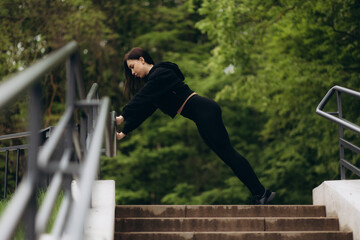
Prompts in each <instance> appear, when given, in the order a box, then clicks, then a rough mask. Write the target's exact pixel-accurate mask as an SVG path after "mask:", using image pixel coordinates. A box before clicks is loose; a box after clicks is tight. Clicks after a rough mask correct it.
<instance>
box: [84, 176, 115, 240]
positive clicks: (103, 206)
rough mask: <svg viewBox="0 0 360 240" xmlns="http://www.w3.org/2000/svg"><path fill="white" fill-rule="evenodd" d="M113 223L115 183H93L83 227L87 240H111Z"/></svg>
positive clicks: (101, 181) (105, 181) (110, 181)
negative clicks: (88, 210) (90, 199)
mask: <svg viewBox="0 0 360 240" xmlns="http://www.w3.org/2000/svg"><path fill="white" fill-rule="evenodd" d="M114 223H115V181H113V180H98V181H95V183H94V188H93V192H92V206H91V209H90V212H89V215H88V219H87V224H86V226H85V234H84V235H85V239H87V240H93V239H94V240H95V239H96V240H113V239H114Z"/></svg>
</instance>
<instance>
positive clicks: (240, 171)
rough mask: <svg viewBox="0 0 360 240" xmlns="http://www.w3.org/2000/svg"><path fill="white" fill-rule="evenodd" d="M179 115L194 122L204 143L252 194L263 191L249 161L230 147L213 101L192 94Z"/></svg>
mask: <svg viewBox="0 0 360 240" xmlns="http://www.w3.org/2000/svg"><path fill="white" fill-rule="evenodd" d="M181 115H183V116H184V117H186V118H189V119H191V120H193V121H194V122H195V123H196V126H197V128H198V130H199V133H200V135H201V137H202V138H203V139H204V141H205V143H206V144H207V145H208V146H209V147H210V148H211V149H212V150H213V151H214V152H215V153H216V154H217V155H218V156H219V157H220V158H221V159H222V160H223V161H224V162H225V163H226V164H227V165H228V166H229V167H230V168H231V169H232V170H233V171H234V173H235V175H236V176H237V177H238V178H239V179H240V180H241V181H242V182H243V183H244V184H245V185H246V186H247V187H248V189H249V190H250V192H251V193H252V194H253V195H262V194H263V193H264V192H265V188H264V187H263V185H262V184H261V183H260V181H259V179H258V178H257V176H256V174H255V172H254V170H253V169H252V167H251V166H250V164H249V162H248V161H247V160H246V159H245V158H244V157H243V156H241V155H240V154H239V153H238V152H236V150H235V149H234V148H233V147H232V145H231V143H230V139H229V135H228V133H227V131H226V128H225V126H224V123H223V121H222V117H221V109H220V107H219V105H218V104H217V103H216V102H215V101H213V100H211V99H208V98H205V97H201V96H199V95H194V96H192V97H191V98H190V99H189V100H188V102H187V103H186V104H185V107H184V109H183V110H182V112H181Z"/></svg>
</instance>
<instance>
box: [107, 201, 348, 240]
mask: <svg viewBox="0 0 360 240" xmlns="http://www.w3.org/2000/svg"><path fill="white" fill-rule="evenodd" d="M114 239H115V240H120V239H121V240H125V239H126V240H129V239H134V240H185V239H186V240H235V239H236V240H245V239H246V240H252V239H256V240H290V239H291V240H300V239H303V240H352V239H353V236H352V233H351V232H341V231H339V221H338V219H337V218H334V217H326V211H325V207H324V206H314V205H267V206H247V205H211V206H210V205H209V206H206V205H201V206H196V205H177V206H175V205H144V206H140V205H132V206H116V211H115V236H114Z"/></svg>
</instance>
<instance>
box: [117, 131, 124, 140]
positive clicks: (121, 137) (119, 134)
mask: <svg viewBox="0 0 360 240" xmlns="http://www.w3.org/2000/svg"><path fill="white" fill-rule="evenodd" d="M125 136H126V135H125V134H124V133H123V132H121V133H118V132H116V139H117V140H121V139H123V138H124V137H125Z"/></svg>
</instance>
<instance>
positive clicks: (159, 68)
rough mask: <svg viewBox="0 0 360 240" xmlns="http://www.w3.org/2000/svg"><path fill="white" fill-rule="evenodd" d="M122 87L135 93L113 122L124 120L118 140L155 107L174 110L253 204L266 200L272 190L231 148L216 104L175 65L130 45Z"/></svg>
mask: <svg viewBox="0 0 360 240" xmlns="http://www.w3.org/2000/svg"><path fill="white" fill-rule="evenodd" d="M124 68H125V89H124V92H125V93H127V94H135V92H136V91H137V90H138V89H139V88H140V90H139V91H138V92H137V93H136V94H135V95H134V97H133V98H132V99H131V100H130V102H129V103H128V105H126V106H125V107H124V109H123V112H122V114H121V115H120V116H118V117H116V123H117V124H118V125H120V124H121V123H122V122H123V121H125V124H124V128H123V130H122V131H121V132H120V133H116V137H117V139H118V140H121V139H122V138H124V137H125V136H126V135H127V134H128V133H129V132H131V131H132V130H134V129H135V128H137V127H138V126H139V125H140V124H141V123H142V122H143V121H144V120H145V119H146V118H148V117H149V116H150V115H152V114H153V113H154V112H155V110H156V109H158V108H159V109H160V110H161V111H162V112H164V113H165V114H168V115H169V116H170V117H172V118H174V117H175V116H176V114H179V115H182V116H184V117H186V118H189V119H191V120H193V121H194V122H195V124H196V126H197V128H198V130H199V133H200V135H201V137H202V138H203V140H204V141H205V143H206V144H207V145H208V146H209V147H210V148H211V149H212V150H213V151H214V152H215V153H216V154H217V155H218V156H219V157H220V158H221V159H222V160H223V161H224V162H225V163H226V164H227V165H228V166H229V167H230V168H231V169H232V170H233V171H234V173H235V175H236V176H237V177H238V178H239V179H240V180H241V181H242V182H243V183H244V184H245V185H246V186H247V188H248V189H249V190H250V192H251V194H252V195H253V204H256V205H263V204H268V203H270V202H271V201H272V200H273V199H274V197H275V195H276V193H275V192H271V191H270V190H268V189H266V188H264V186H263V185H262V184H261V183H260V181H259V179H258V178H257V176H256V174H255V172H254V170H253V169H252V167H251V166H250V164H249V162H248V161H247V160H246V159H245V158H244V157H243V156H241V155H240V154H239V153H238V152H236V151H235V150H234V148H233V147H232V145H231V143H230V139H229V136H228V133H227V131H226V129H225V126H224V124H223V121H222V117H221V109H220V107H219V105H218V104H217V103H216V102H215V101H213V100H210V99H208V98H205V97H202V96H199V95H198V94H196V93H195V92H194V91H192V90H191V89H190V88H189V87H188V85H187V84H185V83H184V76H183V74H182V73H181V71H180V69H179V68H178V66H177V65H176V64H174V63H170V62H160V63H158V64H155V63H154V61H153V60H152V58H151V57H150V55H149V54H148V53H147V52H146V51H145V50H143V49H141V48H133V49H131V50H130V51H129V52H128V53H127V54H126V55H125V57H124Z"/></svg>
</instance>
